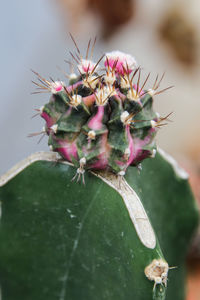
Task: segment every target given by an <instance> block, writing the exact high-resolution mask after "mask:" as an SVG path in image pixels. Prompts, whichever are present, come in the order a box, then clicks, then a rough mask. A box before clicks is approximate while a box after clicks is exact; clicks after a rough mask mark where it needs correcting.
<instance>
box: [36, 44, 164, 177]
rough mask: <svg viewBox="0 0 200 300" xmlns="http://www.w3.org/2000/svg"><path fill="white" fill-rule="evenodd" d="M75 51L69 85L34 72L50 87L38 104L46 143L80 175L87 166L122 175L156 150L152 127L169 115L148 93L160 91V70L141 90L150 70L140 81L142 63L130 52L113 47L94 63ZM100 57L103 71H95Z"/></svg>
mask: <svg viewBox="0 0 200 300" xmlns="http://www.w3.org/2000/svg"><path fill="white" fill-rule="evenodd" d="M77 49H78V48H77ZM77 56H78V59H79V61H77V59H76V58H75V56H74V55H73V57H74V59H75V60H76V61H77V63H79V64H78V70H79V73H80V74H79V76H77V77H75V76H74V74H72V75H71V76H69V77H70V82H69V84H70V85H69V86H66V85H65V83H64V82H62V81H52V82H50V81H48V80H46V79H45V78H43V77H41V76H40V75H39V74H38V73H36V72H35V73H36V75H37V76H38V79H39V80H40V81H42V82H43V85H41V84H38V83H36V85H38V86H39V87H40V88H42V89H45V91H46V90H49V91H50V92H51V93H52V96H51V98H50V101H49V103H47V104H45V105H44V106H43V107H41V108H40V110H39V111H40V115H41V117H42V118H44V120H45V121H46V125H45V129H44V132H45V133H47V134H48V135H49V142H48V144H49V146H50V149H51V150H53V151H55V152H58V153H59V154H60V155H61V156H62V157H63V159H64V160H66V161H68V162H72V163H73V164H74V165H75V166H76V167H77V178H78V179H80V177H81V176H82V177H83V181H84V172H85V170H105V169H107V170H110V171H112V172H114V173H115V174H118V175H121V176H123V175H124V174H125V173H126V170H127V167H128V166H129V165H134V166H137V165H138V164H139V163H140V162H141V161H142V160H143V159H145V158H147V157H152V156H154V155H155V152H156V144H155V141H154V138H155V135H156V132H157V130H158V128H159V127H160V126H162V123H163V121H164V120H166V119H167V117H168V116H167V117H164V118H161V117H160V116H159V115H158V114H156V113H155V112H154V111H153V109H152V103H153V99H152V95H157V94H159V93H161V92H162V91H158V88H159V85H160V82H161V80H162V78H163V76H162V77H161V79H160V80H158V77H157V78H156V80H155V82H154V85H153V88H152V89H149V90H144V88H145V85H146V83H147V80H148V78H149V75H148V76H147V78H146V79H145V81H144V82H143V83H142V84H141V85H140V77H141V69H140V68H137V63H136V61H135V59H134V58H133V57H132V56H131V55H128V54H124V53H122V52H120V51H113V52H110V53H106V55H105V56H102V57H101V58H100V59H99V61H98V62H97V63H94V62H93V61H91V60H88V59H83V58H82V56H81V55H80V50H79V49H78V54H77ZM87 56H88V54H87ZM87 56H86V58H87ZM104 57H105V59H104V60H105V61H104V67H105V69H104V70H103V72H104V73H103V74H98V73H97V71H98V68H99V63H100V61H101V60H102V59H103V58H104ZM137 74H138V78H137V80H136V82H135V83H134V80H135V77H136V75H137ZM169 88H170V87H169Z"/></svg>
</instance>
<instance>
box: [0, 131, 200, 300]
mask: <svg viewBox="0 0 200 300" xmlns="http://www.w3.org/2000/svg"><path fill="white" fill-rule="evenodd" d="M85 130H87V128H85ZM66 134H67V133H66ZM122 139H123V138H122ZM97 151H98V150H97ZM48 155H50V159H48V160H50V161H44V158H45V156H44V154H43V155H41V158H40V159H43V160H42V161H35V162H33V161H34V160H32V164H30V162H31V159H30V158H29V159H28V160H27V161H26V162H28V164H27V167H23V168H22V164H20V165H18V167H17V168H15V169H14V170H13V171H11V172H9V173H8V174H7V175H5V176H3V177H2V178H0V185H2V187H1V188H0V201H1V210H2V214H1V219H0V286H1V293H2V295H1V299H2V300H44V299H48V300H102V299H106V300H132V299H134V300H151V299H156V300H162V299H166V300H183V299H184V291H185V265H184V260H185V256H186V252H187V249H188V244H189V241H190V239H191V236H192V233H193V232H194V229H195V227H196V225H197V218H198V217H197V209H196V207H195V203H194V199H193V196H192V194H191V191H190V188H189V186H188V183H187V180H186V179H183V178H181V176H179V175H178V172H177V168H175V171H176V173H175V171H174V169H173V167H172V166H171V165H170V164H169V163H168V162H167V161H166V160H165V159H163V158H162V157H161V155H160V154H159V153H157V154H156V157H155V158H154V159H153V160H145V161H143V162H142V171H141V172H140V174H139V173H138V170H137V169H136V168H134V167H129V168H128V170H127V173H126V175H125V178H124V179H123V178H121V179H120V180H119V178H117V176H115V175H112V174H111V175H109V173H107V171H105V170H103V171H98V173H97V172H96V171H95V172H96V173H94V172H86V174H85V176H86V185H85V186H84V185H82V184H77V183H75V182H72V181H71V178H72V176H73V174H74V167H73V166H70V165H69V164H68V163H60V162H58V163H57V164H56V165H54V166H53V163H55V156H54V159H52V158H51V157H53V155H54V154H53V153H52V154H51V153H50V154H48ZM113 155H115V153H114V154H113ZM36 157H37V155H36ZM38 157H39V156H38ZM37 159H38V158H37ZM37 159H35V160H37ZM92 159H93V157H92V156H91V160H92ZM51 160H52V161H51ZM29 164H30V165H29ZM16 170H20V172H18V171H16ZM17 173H18V174H17ZM13 175H16V176H13ZM118 180H119V182H118V184H119V186H117V185H115V184H114V182H115V181H118ZM124 186H125V187H126V188H125V189H124V190H123V188H124ZM120 191H123V193H122V192H121V193H120ZM130 191H132V192H130ZM134 193H136V194H137V196H138V197H139V199H140V201H141V203H142V204H141V205H143V207H144V209H145V210H146V212H147V215H148V217H147V218H146V217H144V216H145V214H146V213H145V211H144V213H143V214H141V215H137V214H138V212H139V211H140V212H141V209H139V210H138V209H137V208H136V206H134V207H132V206H130V207H129V208H128V206H127V203H129V204H130V205H131V202H132V201H134V199H133V198H134V197H135V196H134ZM128 195H129V196H130V198H129V200H128V201H129V202H127V203H126V201H125V200H124V199H125V198H126V197H128ZM131 195H132V196H131ZM131 197H132V198H131ZM127 199H128V198H127ZM140 208H141V206H140ZM134 218H135V221H134ZM149 220H150V221H149ZM144 222H146V223H145V224H146V226H144V227H141V224H144ZM151 224H152V225H151ZM151 226H153V230H151V229H152V227H151ZM142 230H143V231H142ZM148 232H149V234H146V233H148ZM155 234H156V236H155ZM154 238H155V240H154ZM161 249H162V250H161ZM160 263H161V264H162V266H163V268H166V274H165V276H164V271H162V266H160ZM167 263H168V264H169V267H173V266H176V267H177V268H176V269H173V270H170V269H169V274H168V275H169V280H167V273H168V264H167ZM152 264H154V265H153V266H154V267H153V269H152ZM149 270H150V271H152V270H153V271H155V274H156V276H157V277H156V279H155V277H153V274H152V273H151V272H149ZM163 270H164V269H163ZM147 273H148V274H147ZM155 274H154V275H155ZM161 275H163V277H162V276H161ZM159 280H160V282H159Z"/></svg>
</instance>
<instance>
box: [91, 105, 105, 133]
mask: <svg viewBox="0 0 200 300" xmlns="http://www.w3.org/2000/svg"><path fill="white" fill-rule="evenodd" d="M103 114H104V106H98V111H97V113H96V115H95V116H94V117H93V118H92V119H91V120H90V121H89V123H88V127H89V128H91V129H93V130H100V129H101V127H102V119H103Z"/></svg>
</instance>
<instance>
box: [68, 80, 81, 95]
mask: <svg viewBox="0 0 200 300" xmlns="http://www.w3.org/2000/svg"><path fill="white" fill-rule="evenodd" d="M82 83H83V82H82V80H81V81H78V82H76V83H75V84H72V85H70V86H68V87H66V90H67V91H68V92H69V93H70V92H71V91H72V90H73V89H76V88H77V87H78V86H79V85H81V84H82Z"/></svg>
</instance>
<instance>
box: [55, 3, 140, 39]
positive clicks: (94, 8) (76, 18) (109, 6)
mask: <svg viewBox="0 0 200 300" xmlns="http://www.w3.org/2000/svg"><path fill="white" fill-rule="evenodd" d="M58 3H59V4H61V6H62V12H63V13H64V15H66V14H67V20H70V24H69V25H70V27H71V29H70V30H72V29H73V30H72V31H73V32H76V31H80V29H81V22H80V19H81V17H82V16H84V14H85V13H86V12H88V11H89V12H90V13H92V14H94V15H95V16H96V18H97V20H98V21H100V26H101V36H102V37H103V38H104V39H108V38H109V37H110V36H111V35H112V34H114V33H115V32H116V31H117V30H118V29H119V28H120V27H121V26H122V25H124V24H126V23H127V22H128V21H129V20H130V19H131V18H132V17H133V16H134V12H135V3H136V0H59V2H58ZM94 26H95V24H94Z"/></svg>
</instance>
